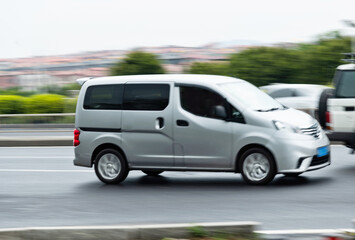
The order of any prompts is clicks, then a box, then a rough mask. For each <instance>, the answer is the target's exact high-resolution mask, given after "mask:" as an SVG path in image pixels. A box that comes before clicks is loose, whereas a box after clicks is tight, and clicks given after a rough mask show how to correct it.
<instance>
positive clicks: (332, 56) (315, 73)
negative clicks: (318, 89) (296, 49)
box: [299, 33, 351, 84]
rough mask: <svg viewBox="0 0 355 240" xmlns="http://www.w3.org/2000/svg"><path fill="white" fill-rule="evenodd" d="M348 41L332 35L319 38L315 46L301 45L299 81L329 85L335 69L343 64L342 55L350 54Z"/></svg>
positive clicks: (347, 38) (346, 38) (348, 39)
mask: <svg viewBox="0 0 355 240" xmlns="http://www.w3.org/2000/svg"><path fill="white" fill-rule="evenodd" d="M330 36H333V37H332V38H331V37H330ZM350 41H351V40H350V38H349V37H341V36H339V35H338V34H336V33H333V35H331V34H326V35H322V36H320V38H319V40H318V42H317V43H316V44H307V45H306V44H303V45H301V46H300V52H301V53H300V54H302V57H301V58H302V61H301V66H300V67H299V68H300V69H299V79H300V81H301V82H304V83H314V84H329V83H331V81H332V79H333V76H334V71H335V68H336V67H337V66H339V65H340V64H344V62H343V61H341V59H342V58H343V56H342V53H347V52H350V48H351V47H350Z"/></svg>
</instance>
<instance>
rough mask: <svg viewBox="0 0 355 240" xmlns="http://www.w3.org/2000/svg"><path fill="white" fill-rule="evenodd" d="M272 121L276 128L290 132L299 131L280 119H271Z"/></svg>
mask: <svg viewBox="0 0 355 240" xmlns="http://www.w3.org/2000/svg"><path fill="white" fill-rule="evenodd" d="M272 122H273V123H274V126H275V128H276V129H277V130H280V131H287V132H291V133H300V129H299V128H298V127H295V126H292V125H290V124H287V123H284V122H280V121H272Z"/></svg>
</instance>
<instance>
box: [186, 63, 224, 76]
mask: <svg viewBox="0 0 355 240" xmlns="http://www.w3.org/2000/svg"><path fill="white" fill-rule="evenodd" d="M186 72H187V73H192V74H212V75H224V76H230V73H229V72H230V67H229V63H228V62H223V63H215V62H194V63H192V64H191V66H190V68H189V69H187V71H186Z"/></svg>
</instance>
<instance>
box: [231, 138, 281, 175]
mask: <svg viewBox="0 0 355 240" xmlns="http://www.w3.org/2000/svg"><path fill="white" fill-rule="evenodd" d="M251 148H262V149H264V150H265V151H267V152H268V153H269V154H270V156H271V157H272V160H273V161H274V164H275V171H276V172H278V166H277V163H276V160H275V156H274V154H273V153H272V152H271V151H270V150H269V149H268V148H267V147H265V146H264V145H261V144H255V143H254V144H248V145H245V146H244V147H242V148H241V149H240V150H239V152H238V154H237V156H236V159H235V172H237V173H240V172H241V171H240V164H239V163H240V159H241V157H242V156H243V154H244V153H245V152H246V151H248V150H249V149H251Z"/></svg>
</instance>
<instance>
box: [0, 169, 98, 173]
mask: <svg viewBox="0 0 355 240" xmlns="http://www.w3.org/2000/svg"><path fill="white" fill-rule="evenodd" d="M93 171H94V170H59V169H0V172H58V173H69V172H81V173H88V172H90V173H92V172H93Z"/></svg>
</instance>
